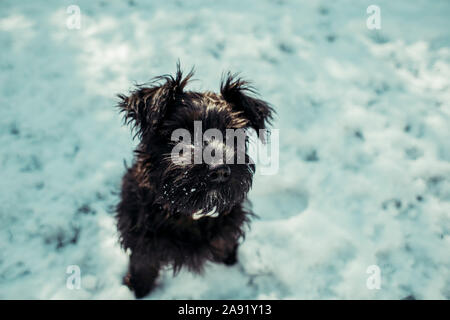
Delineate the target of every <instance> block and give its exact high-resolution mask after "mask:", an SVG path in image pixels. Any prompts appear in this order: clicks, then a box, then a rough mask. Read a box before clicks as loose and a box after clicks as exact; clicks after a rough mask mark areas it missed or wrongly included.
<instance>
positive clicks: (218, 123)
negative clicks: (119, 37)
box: [119, 67, 273, 219]
mask: <svg viewBox="0 0 450 320" xmlns="http://www.w3.org/2000/svg"><path fill="white" fill-rule="evenodd" d="M192 76H193V72H192V71H191V72H190V73H189V74H188V75H187V76H186V77H183V75H182V72H181V71H180V69H179V67H178V70H177V73H176V75H175V77H172V76H170V75H165V76H161V77H158V78H156V79H155V80H154V81H153V82H152V83H151V84H149V85H147V86H138V87H137V88H136V89H135V90H134V91H132V92H131V93H130V95H129V96H125V95H119V97H120V99H121V102H120V103H119V108H120V110H121V111H122V112H124V118H125V121H126V122H127V123H131V124H132V126H133V128H134V129H135V132H136V136H137V137H138V138H139V139H140V144H139V147H138V148H137V150H136V154H137V165H138V166H139V170H138V171H140V178H139V179H140V180H141V181H140V183H141V184H144V185H145V184H148V185H149V186H150V185H152V186H154V192H155V199H154V201H155V203H156V204H158V205H160V206H161V207H162V208H164V209H165V210H167V211H168V212H170V213H171V214H182V215H186V216H190V217H192V218H193V219H198V218H201V217H204V216H211V217H215V216H217V215H219V214H227V213H228V212H229V211H230V210H231V209H232V208H233V206H234V205H235V204H237V203H239V202H242V201H243V200H244V198H245V196H246V194H247V192H248V191H249V189H250V187H251V184H252V178H253V173H254V171H255V166H254V164H253V161H252V159H250V157H249V156H248V154H247V151H248V150H247V149H248V145H247V143H248V129H250V128H252V129H254V130H256V132H257V133H258V135H259V137H260V138H261V139H264V135H263V134H262V133H261V130H264V129H265V128H266V125H267V124H268V122H270V120H271V118H272V114H273V110H272V108H271V107H270V106H269V105H268V103H266V102H264V101H262V100H260V99H258V98H257V97H255V95H254V93H255V92H254V90H253V89H252V88H251V87H250V86H249V85H248V83H247V82H246V81H243V80H241V79H239V78H237V77H236V76H233V75H231V74H227V75H225V76H224V77H223V79H222V83H221V88H220V94H216V93H212V92H204V93H199V92H193V91H185V87H186V85H187V84H188V82H189V80H190V79H191V78H192Z"/></svg>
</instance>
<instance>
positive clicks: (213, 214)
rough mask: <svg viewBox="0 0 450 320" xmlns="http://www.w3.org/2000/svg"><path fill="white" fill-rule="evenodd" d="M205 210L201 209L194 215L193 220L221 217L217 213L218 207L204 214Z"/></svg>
mask: <svg viewBox="0 0 450 320" xmlns="http://www.w3.org/2000/svg"><path fill="white" fill-rule="evenodd" d="M203 210H204V209H200V210H198V211H196V212H194V214H193V215H192V219H194V220H198V219H200V218H203V217H210V218H217V217H218V216H219V213H218V212H217V209H216V207H214V208H212V209H211V210H210V211H208V212H203Z"/></svg>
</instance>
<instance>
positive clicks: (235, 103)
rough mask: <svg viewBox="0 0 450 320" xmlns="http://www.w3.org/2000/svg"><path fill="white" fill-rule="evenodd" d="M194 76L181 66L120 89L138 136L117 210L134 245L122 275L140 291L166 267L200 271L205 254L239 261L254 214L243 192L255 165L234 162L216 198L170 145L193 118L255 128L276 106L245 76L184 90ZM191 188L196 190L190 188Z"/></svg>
mask: <svg viewBox="0 0 450 320" xmlns="http://www.w3.org/2000/svg"><path fill="white" fill-rule="evenodd" d="M192 75H193V73H192V71H191V72H190V73H189V74H188V75H187V76H186V77H183V75H182V72H181V71H180V68H179V67H178V70H177V73H176V75H175V77H172V76H169V75H166V76H161V77H157V78H155V80H154V81H153V82H152V83H150V84H147V85H145V86H138V87H137V88H136V89H135V90H134V91H132V92H130V94H129V95H128V96H126V95H119V98H120V100H121V101H120V102H119V104H118V107H119V109H120V111H121V112H123V113H124V119H125V122H126V123H129V124H131V126H132V127H133V129H134V132H135V135H136V137H138V139H139V140H140V143H139V145H138V147H137V149H136V150H135V157H134V162H133V164H132V166H131V167H130V168H127V172H126V173H125V175H124V177H123V181H122V190H121V200H120V202H119V204H118V205H117V216H116V217H117V227H118V230H119V233H120V242H121V245H122V247H123V248H124V249H126V250H129V252H130V264H129V271H128V274H127V275H126V276H125V278H124V282H125V284H127V285H128V286H129V287H130V289H131V290H133V291H134V293H135V295H136V297H138V298H140V297H143V296H145V295H147V294H148V293H149V292H150V291H151V290H152V289H153V288H154V286H155V280H156V278H157V277H158V274H159V271H160V270H161V269H162V268H165V267H172V268H173V271H174V273H176V272H178V271H179V270H180V268H181V267H186V268H188V269H189V270H191V271H193V272H198V273H200V272H202V269H203V266H204V264H205V262H206V261H213V262H222V263H225V264H227V265H231V264H233V263H235V262H236V254H237V247H238V242H239V240H240V239H241V238H242V237H243V235H244V229H245V226H246V224H247V223H248V222H249V218H250V217H251V216H252V215H253V213H251V212H250V211H249V209H247V208H246V203H247V200H246V195H247V192H248V191H249V189H250V188H251V183H252V176H253V172H254V166H252V165H247V164H233V165H231V169H232V170H231V178H230V181H229V182H227V183H226V184H224V185H220V186H214V188H216V189H217V192H215V193H213V195H214V197H212V196H205V194H209V193H208V192H209V191H210V190H212V189H211V188H212V187H213V186H211V185H210V184H209V182H208V179H207V178H206V177H207V175H206V173H207V172H206V171H205V170H206V169H205V167H204V166H202V165H189V166H187V167H182V168H180V167H177V166H175V165H173V163H171V162H170V159H169V158H168V157H167V155H168V153H170V150H171V148H172V147H173V142H172V141H171V140H170V134H171V133H172V131H173V130H175V129H177V128H186V129H188V130H193V121H194V120H201V121H202V124H203V130H206V129H207V128H218V129H219V130H222V131H225V129H227V128H234V129H236V128H253V129H255V130H257V131H258V130H259V129H264V128H265V127H266V124H267V123H268V122H269V121H270V119H271V117H272V113H273V110H272V108H271V107H270V106H269V105H268V104H267V103H266V102H264V101H262V100H260V99H258V98H256V97H255V95H254V90H253V89H252V88H251V87H250V86H249V85H248V83H247V82H245V81H243V80H241V79H239V78H237V77H235V76H233V75H231V74H227V75H226V76H225V77H224V78H223V80H222V84H221V93H220V94H216V93H212V92H204V93H199V92H192V91H184V88H185V86H186V85H187V84H188V82H189V80H190V79H191V77H192ZM186 172H187V173H188V174H186ZM186 188H188V190H194V189H195V190H196V192H190V193H187V192H186V193H185V192H183V190H186ZM216 189H214V190H216ZM213 205H215V206H217V208H218V212H219V213H220V215H219V217H217V218H209V217H204V218H201V219H199V220H193V219H192V217H191V213H192V212H193V211H195V210H196V209H199V208H210V207H211V206H213Z"/></svg>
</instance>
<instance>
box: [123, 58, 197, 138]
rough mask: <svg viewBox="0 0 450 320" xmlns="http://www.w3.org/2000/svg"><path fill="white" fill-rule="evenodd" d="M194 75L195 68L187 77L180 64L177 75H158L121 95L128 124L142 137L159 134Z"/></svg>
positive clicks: (125, 119)
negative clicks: (163, 122) (157, 132)
mask: <svg viewBox="0 0 450 320" xmlns="http://www.w3.org/2000/svg"><path fill="white" fill-rule="evenodd" d="M193 75H194V70H193V69H192V70H191V71H190V72H189V73H188V75H187V76H185V77H183V73H182V71H181V70H180V65H179V64H177V72H176V75H175V77H172V76H171V75H163V76H159V77H156V78H154V79H153V80H152V81H151V82H150V83H149V84H144V85H137V86H136V89H135V90H132V91H131V92H130V94H129V95H128V96H126V95H123V94H119V95H118V97H119V98H120V99H121V101H120V102H119V103H118V105H117V107H118V108H119V110H120V112H123V113H124V121H125V123H126V124H130V123H131V125H132V127H133V129H134V130H136V135H135V136H138V137H139V138H141V137H142V136H145V135H147V134H153V133H155V132H156V131H157V130H158V128H159V125H160V124H161V122H162V121H163V120H164V118H165V116H166V114H167V113H168V112H169V110H170V109H171V108H172V107H173V106H174V105H175V104H176V102H177V99H179V98H180V96H181V95H182V94H183V89H184V87H185V86H186V85H187V83H188V82H189V80H190V79H191V78H192V76H193Z"/></svg>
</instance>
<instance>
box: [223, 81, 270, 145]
mask: <svg viewBox="0 0 450 320" xmlns="http://www.w3.org/2000/svg"><path fill="white" fill-rule="evenodd" d="M220 93H221V95H222V97H223V98H224V99H225V101H227V102H229V103H231V104H232V106H233V110H235V111H238V112H239V111H240V112H242V113H243V115H244V117H245V118H246V119H247V120H248V127H251V128H253V129H255V131H256V132H257V133H258V136H259V138H260V139H261V140H263V141H264V136H260V131H259V130H260V129H266V126H267V125H268V124H270V122H271V120H272V118H273V114H274V113H275V111H274V110H273V108H272V107H271V106H270V105H269V104H268V103H267V102H265V101H263V100H261V99H258V98H257V97H256V95H257V92H256V90H255V89H254V88H253V87H252V86H250V84H249V82H247V81H245V80H242V79H241V78H239V77H237V76H236V75H232V74H230V73H228V74H226V75H225V76H224V77H223V78H222V83H221V85H220Z"/></svg>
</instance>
